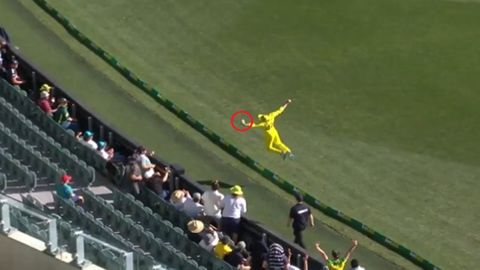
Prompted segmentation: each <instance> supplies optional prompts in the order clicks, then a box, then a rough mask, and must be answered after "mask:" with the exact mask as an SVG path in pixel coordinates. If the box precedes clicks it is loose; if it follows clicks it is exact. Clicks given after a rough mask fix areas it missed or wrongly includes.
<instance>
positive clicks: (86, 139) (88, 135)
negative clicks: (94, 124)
mask: <svg viewBox="0 0 480 270" xmlns="http://www.w3.org/2000/svg"><path fill="white" fill-rule="evenodd" d="M77 139H79V140H80V142H81V143H83V144H85V145H86V146H88V147H90V148H91V149H93V150H97V149H98V144H97V143H96V142H95V141H94V140H93V132H91V131H90V130H87V131H85V133H83V136H82V132H79V133H77Z"/></svg>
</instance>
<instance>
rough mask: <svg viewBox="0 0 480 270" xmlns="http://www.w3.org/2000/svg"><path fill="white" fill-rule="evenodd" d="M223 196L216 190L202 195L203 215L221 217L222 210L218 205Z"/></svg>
mask: <svg viewBox="0 0 480 270" xmlns="http://www.w3.org/2000/svg"><path fill="white" fill-rule="evenodd" d="M224 197H225V196H223V194H222V193H220V192H219V191H218V190H207V191H205V192H204V193H203V195H202V200H203V204H204V205H205V215H207V216H211V217H218V218H220V217H222V209H220V204H221V203H222V200H223V198H224Z"/></svg>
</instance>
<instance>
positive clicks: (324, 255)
mask: <svg viewBox="0 0 480 270" xmlns="http://www.w3.org/2000/svg"><path fill="white" fill-rule="evenodd" d="M315 248H316V249H317V251H318V252H319V253H320V255H322V258H323V259H324V260H325V261H326V262H327V261H328V255H327V253H325V251H323V249H322V248H321V247H320V243H316V244H315Z"/></svg>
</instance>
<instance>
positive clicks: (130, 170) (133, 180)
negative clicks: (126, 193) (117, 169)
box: [126, 157, 143, 196]
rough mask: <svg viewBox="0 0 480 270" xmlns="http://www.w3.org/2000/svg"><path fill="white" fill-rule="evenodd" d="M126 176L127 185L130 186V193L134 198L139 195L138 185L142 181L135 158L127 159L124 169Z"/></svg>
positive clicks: (140, 171)
mask: <svg viewBox="0 0 480 270" xmlns="http://www.w3.org/2000/svg"><path fill="white" fill-rule="evenodd" d="M126 175H127V176H128V180H130V181H129V183H130V184H131V188H132V193H133V194H134V195H135V196H138V195H140V183H141V182H142V180H143V177H142V169H141V168H140V165H138V162H137V160H136V158H135V157H129V158H128V162H127V168H126Z"/></svg>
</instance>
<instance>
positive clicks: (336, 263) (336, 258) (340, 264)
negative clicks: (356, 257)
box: [315, 240, 358, 270]
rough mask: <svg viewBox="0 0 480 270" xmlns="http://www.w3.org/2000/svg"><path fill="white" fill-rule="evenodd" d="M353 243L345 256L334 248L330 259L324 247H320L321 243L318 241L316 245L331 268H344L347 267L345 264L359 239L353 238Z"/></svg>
mask: <svg viewBox="0 0 480 270" xmlns="http://www.w3.org/2000/svg"><path fill="white" fill-rule="evenodd" d="M352 243H353V244H352V246H351V247H350V249H349V250H348V251H347V255H345V257H343V258H342V257H341V256H340V253H339V252H337V251H335V250H332V258H331V259H330V258H329V257H328V255H327V253H325V251H323V250H322V248H321V247H320V243H316V244H315V247H316V249H317V250H318V252H320V255H321V256H322V257H323V259H324V260H325V262H326V264H327V266H328V269H329V270H343V269H345V265H346V264H347V261H348V259H349V258H350V256H351V255H352V253H353V251H354V250H355V249H356V248H357V246H358V241H357V240H353V241H352Z"/></svg>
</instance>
